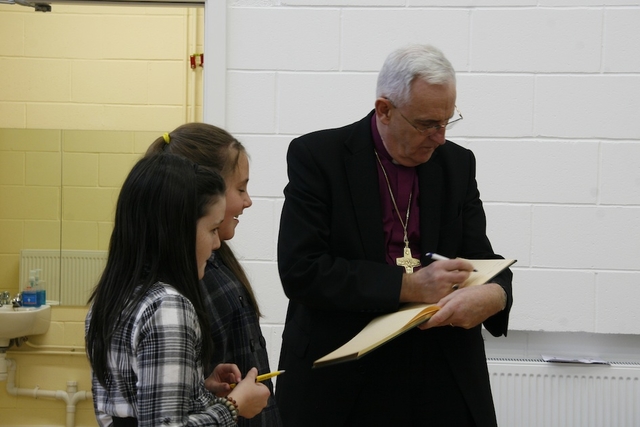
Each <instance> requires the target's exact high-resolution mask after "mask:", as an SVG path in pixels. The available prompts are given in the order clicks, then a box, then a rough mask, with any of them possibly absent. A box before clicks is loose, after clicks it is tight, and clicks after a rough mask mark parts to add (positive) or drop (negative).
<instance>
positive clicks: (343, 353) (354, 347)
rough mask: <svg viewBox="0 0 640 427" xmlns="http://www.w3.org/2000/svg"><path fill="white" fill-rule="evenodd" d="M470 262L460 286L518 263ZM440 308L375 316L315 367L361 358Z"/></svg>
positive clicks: (412, 307) (407, 308)
mask: <svg viewBox="0 0 640 427" xmlns="http://www.w3.org/2000/svg"><path fill="white" fill-rule="evenodd" d="M468 261H469V262H470V263H471V264H472V265H473V268H474V269H475V270H476V271H473V272H471V274H469V278H467V280H465V281H464V283H461V284H460V288H463V287H467V286H476V285H482V284H485V283H488V282H489V281H490V280H491V279H492V278H494V277H495V276H497V275H498V274H500V272H501V271H503V270H505V269H507V268H509V266H511V265H512V264H514V263H515V262H516V260H514V259H470V260H468ZM439 309H440V307H438V306H437V305H435V304H423V303H409V304H404V305H403V306H402V307H400V309H399V310H398V311H396V312H393V313H387V314H384V315H382V316H379V317H376V318H375V319H373V320H372V321H371V322H369V324H368V325H367V326H365V327H364V329H363V330H362V331H360V333H358V335H356V336H355V337H353V338H352V339H351V340H350V341H348V342H347V343H346V344H344V345H343V346H342V347H340V348H338V349H337V350H334V351H332V352H331V353H329V354H327V355H326V356H324V357H321V358H320V359H318V360H316V361H315V362H314V363H313V367H314V368H317V367H321V366H327V365H333V364H336V363H341V362H347V361H349V360H356V359H359V358H361V357H362V356H364V355H365V354H367V353H369V352H370V351H373V350H375V349H376V348H378V347H380V346H381V345H383V344H384V343H386V342H388V341H391V340H392V339H393V338H395V337H397V336H398V335H400V334H403V333H404V332H406V331H408V330H409V329H411V328H414V327H416V326H418V325H419V324H421V323H423V322H426V321H427V320H429V319H430V318H431V316H433V315H434V314H435V312H436V311H438V310H439Z"/></svg>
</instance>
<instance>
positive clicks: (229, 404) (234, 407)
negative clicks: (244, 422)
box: [214, 396, 240, 423]
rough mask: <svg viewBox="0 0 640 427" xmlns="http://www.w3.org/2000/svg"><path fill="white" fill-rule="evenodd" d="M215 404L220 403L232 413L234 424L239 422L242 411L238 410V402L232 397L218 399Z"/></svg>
mask: <svg viewBox="0 0 640 427" xmlns="http://www.w3.org/2000/svg"><path fill="white" fill-rule="evenodd" d="M214 402H215V403H220V404H223V405H224V406H225V408H227V409H228V410H229V412H231V418H233V421H234V422H236V423H237V422H238V414H239V413H240V409H238V402H236V400H235V399H234V398H233V397H231V396H227V397H216V398H215V400H214Z"/></svg>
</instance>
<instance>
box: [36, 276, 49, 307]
mask: <svg viewBox="0 0 640 427" xmlns="http://www.w3.org/2000/svg"><path fill="white" fill-rule="evenodd" d="M40 271H41V270H40V269H37V270H35V277H34V280H35V283H34V289H35V290H36V299H37V300H38V307H40V306H41V305H46V304H47V291H46V290H45V289H44V286H43V283H44V282H42V281H41V280H40Z"/></svg>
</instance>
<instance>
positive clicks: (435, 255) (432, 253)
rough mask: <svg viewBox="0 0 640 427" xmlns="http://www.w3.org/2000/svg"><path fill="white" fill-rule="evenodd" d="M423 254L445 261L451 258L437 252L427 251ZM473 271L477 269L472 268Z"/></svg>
mask: <svg viewBox="0 0 640 427" xmlns="http://www.w3.org/2000/svg"><path fill="white" fill-rule="evenodd" d="M425 256H426V257H427V258H431V259H432V260H435V261H446V260H449V259H451V258H447V257H446V256H442V255H440V254H437V253H435V252H427V253H426V254H425ZM473 271H474V272H476V273H477V272H478V270H476V269H475V268H474V269H473Z"/></svg>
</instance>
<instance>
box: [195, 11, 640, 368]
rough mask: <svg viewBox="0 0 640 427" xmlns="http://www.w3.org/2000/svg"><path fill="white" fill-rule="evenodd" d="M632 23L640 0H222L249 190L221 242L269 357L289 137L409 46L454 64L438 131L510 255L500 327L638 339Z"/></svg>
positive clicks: (639, 121) (334, 115)
mask: <svg viewBox="0 0 640 427" xmlns="http://www.w3.org/2000/svg"><path fill="white" fill-rule="evenodd" d="M638 23H640V2H639V1H637V0H591V1H588V0H519V1H516V0H513V1H509V2H505V1H499V0H494V1H491V0H484V1H482V0H450V1H444V0H441V1H436V0H237V1H228V2H227V42H226V50H227V65H226V67H227V76H228V82H227V84H226V87H225V88H226V93H227V104H226V110H225V112H226V117H227V119H226V125H227V126H228V127H229V129H230V130H231V131H232V132H233V133H234V134H235V135H236V136H237V137H239V138H240V139H241V140H243V141H245V142H246V144H247V147H248V148H249V152H250V154H251V156H252V170H251V184H250V186H249V190H250V193H251V194H252V196H253V197H254V207H252V208H251V209H249V210H247V211H246V213H245V215H244V216H243V217H242V218H241V219H242V222H241V225H240V227H239V229H238V233H237V237H236V239H234V241H233V244H234V247H235V248H236V249H237V250H238V252H239V253H241V254H242V256H243V258H244V262H245V265H247V269H248V271H249V272H250V274H251V276H252V279H253V281H254V284H255V285H256V288H257V289H258V295H259V297H260V301H261V303H262V307H263V310H264V311H265V318H264V319H263V324H264V328H265V334H267V339H268V341H270V351H271V352H272V354H271V356H272V358H273V361H274V362H275V360H277V354H278V351H279V345H280V333H281V331H282V322H283V319H284V314H285V311H286V297H284V295H283V294H282V290H281V288H280V284H279V281H278V276H277V267H276V258H275V257H276V255H275V243H276V239H277V228H278V218H279V213H280V209H281V206H282V188H283V187H284V185H285V184H286V175H285V169H286V163H285V152H286V147H287V144H288V142H289V141H290V140H291V139H292V138H293V137H295V136H298V135H300V134H302V133H306V132H309V131H313V130H317V129H321V128H324V127H328V126H341V125H344V124H347V123H351V122H353V121H355V120H357V119H359V118H361V117H362V116H364V115H365V114H366V113H367V112H368V111H369V110H370V109H371V108H372V106H373V101H374V98H375V80H376V77H377V71H378V69H379V68H380V66H381V64H382V62H383V60H384V58H385V57H386V55H387V54H388V53H389V52H390V51H391V50H393V49H395V48H396V47H399V46H401V45H403V44H405V43H408V42H428V43H432V44H434V45H436V46H438V47H440V48H441V49H442V50H443V51H444V52H445V54H447V56H448V57H449V59H450V60H451V61H452V63H453V64H454V66H455V67H456V69H457V70H458V106H459V108H460V110H461V111H462V113H463V115H464V116H465V120H464V121H463V122H462V123H461V124H460V125H459V126H457V127H456V128H455V129H454V130H452V131H450V132H449V133H448V137H449V138H450V139H452V140H455V141H457V142H459V143H460V144H462V145H464V146H466V147H469V148H470V149H472V150H473V151H474V152H475V153H476V155H477V158H478V181H479V185H480V191H481V196H482V198H483V200H484V201H485V205H486V211H487V216H488V219H489V226H488V229H489V235H490V237H491V239H492V243H493V245H494V247H495V250H496V251H497V252H498V253H501V254H503V255H504V256H506V257H510V258H517V259H518V263H517V264H516V265H515V267H514V274H515V276H514V298H515V304H514V307H513V311H512V316H511V325H510V326H511V329H513V330H523V331H540V330H543V331H550V332H593V333H604V334H607V333H608V334H619V333H623V334H640V314H639V313H640V311H639V310H637V307H636V303H635V302H636V301H638V300H639V299H640V141H639V140H640V55H639V54H638V52H640V51H639V50H638V46H639V45H640V25H638ZM207 43H214V44H215V43H216V41H215V40H211V39H207V41H206V43H205V45H206V44H207ZM212 121H213V120H212ZM262 239H264V241H263V240H262ZM269 245H273V246H272V247H270V246H269Z"/></svg>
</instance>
